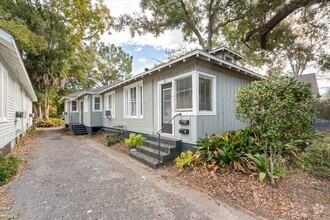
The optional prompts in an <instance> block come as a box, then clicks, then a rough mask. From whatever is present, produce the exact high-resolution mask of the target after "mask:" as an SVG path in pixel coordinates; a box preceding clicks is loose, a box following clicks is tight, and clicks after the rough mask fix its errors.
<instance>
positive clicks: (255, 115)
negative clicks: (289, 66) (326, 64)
mask: <svg viewBox="0 0 330 220" xmlns="http://www.w3.org/2000/svg"><path fill="white" fill-rule="evenodd" d="M314 104H315V100H314V98H313V95H312V90H311V86H310V85H309V84H304V83H301V82H298V81H297V80H296V79H294V78H293V77H281V78H279V79H267V80H260V81H255V82H253V83H252V84H251V85H250V86H249V87H247V88H244V89H241V90H239V92H238V94H237V97H236V106H237V108H236V116H237V118H238V119H240V120H241V121H249V122H250V124H251V126H252V127H254V129H255V133H256V134H257V136H258V139H259V141H260V144H261V146H262V147H263V149H264V151H265V153H266V154H265V155H266V158H267V160H268V163H269V166H268V173H269V175H270V178H271V183H272V184H274V183H275V180H274V165H275V164H276V163H279V162H280V160H281V159H282V158H283V152H286V151H287V143H292V142H293V141H295V140H303V139H304V138H305V137H306V136H310V135H313V133H314V127H313V118H312V113H313V108H314Z"/></svg>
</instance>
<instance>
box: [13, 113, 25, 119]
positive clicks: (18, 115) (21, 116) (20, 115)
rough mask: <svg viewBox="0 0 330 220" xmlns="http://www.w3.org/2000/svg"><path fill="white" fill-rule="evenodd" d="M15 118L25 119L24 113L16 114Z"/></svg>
mask: <svg viewBox="0 0 330 220" xmlns="http://www.w3.org/2000/svg"><path fill="white" fill-rule="evenodd" d="M15 116H16V118H23V116H24V112H16V113H15Z"/></svg>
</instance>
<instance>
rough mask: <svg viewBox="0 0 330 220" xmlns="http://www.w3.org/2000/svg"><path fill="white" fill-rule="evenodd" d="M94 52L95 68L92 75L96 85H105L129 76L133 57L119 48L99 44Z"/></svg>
mask: <svg viewBox="0 0 330 220" xmlns="http://www.w3.org/2000/svg"><path fill="white" fill-rule="evenodd" d="M95 50H96V53H95V55H96V59H95V62H96V66H95V68H94V69H93V71H92V73H93V78H94V79H95V81H96V83H98V84H102V85H107V84H109V83H113V82H115V81H117V80H121V79H127V78H129V77H130V76H131V72H132V61H133V57H132V56H130V55H129V54H128V53H126V52H125V51H124V50H123V49H122V48H121V47H116V46H115V45H113V44H110V45H106V44H104V43H99V44H97V45H96V46H95Z"/></svg>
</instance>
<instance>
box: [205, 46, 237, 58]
mask: <svg viewBox="0 0 330 220" xmlns="http://www.w3.org/2000/svg"><path fill="white" fill-rule="evenodd" d="M220 51H226V52H228V53H229V54H232V55H233V56H234V57H235V58H236V59H243V58H244V57H243V56H242V55H240V54H239V53H236V52H235V51H233V50H231V49H229V48H228V47H220V48H218V49H215V50H211V51H210V52H209V54H213V55H215V54H216V53H218V52H220Z"/></svg>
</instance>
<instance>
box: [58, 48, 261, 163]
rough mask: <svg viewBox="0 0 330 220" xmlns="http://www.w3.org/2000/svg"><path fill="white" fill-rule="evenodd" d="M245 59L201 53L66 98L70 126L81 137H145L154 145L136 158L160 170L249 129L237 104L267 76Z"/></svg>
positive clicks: (148, 144) (221, 52)
mask: <svg viewBox="0 0 330 220" xmlns="http://www.w3.org/2000/svg"><path fill="white" fill-rule="evenodd" d="M242 58H243V57H242V56H241V55H239V54H237V53H235V52H234V51H231V50H229V49H228V48H225V47H222V48H220V49H217V50H214V51H211V52H209V53H207V52H204V51H201V50H195V51H192V52H190V53H188V54H186V55H184V56H182V57H179V58H177V59H175V60H172V61H170V62H168V63H165V64H162V65H159V66H157V67H155V68H153V69H151V70H147V71H145V72H143V73H141V74H139V75H136V76H134V77H132V78H130V79H129V80H125V81H122V82H117V83H114V84H111V85H107V86H104V87H101V88H97V89H92V90H87V91H84V92H80V93H76V94H72V95H70V96H67V97H63V98H62V100H63V101H64V102H65V122H66V124H67V126H70V127H74V126H78V128H79V129H78V131H77V133H79V131H81V130H83V131H84V128H83V127H86V130H85V132H88V133H93V132H95V131H97V130H99V129H103V130H108V131H112V132H119V133H123V134H124V135H126V136H127V135H128V134H129V133H131V132H134V133H141V134H143V135H145V136H146V137H147V139H148V140H147V141H145V143H144V145H145V146H140V147H138V148H137V151H135V152H131V155H132V156H134V157H136V158H137V159H139V160H141V161H143V162H145V163H147V164H149V165H152V166H158V165H159V163H161V162H164V161H166V160H168V159H171V158H173V157H174V156H175V155H177V154H178V153H179V152H181V151H182V150H187V149H192V147H193V146H194V145H195V144H196V142H197V141H198V140H199V139H200V138H202V137H204V136H205V134H206V133H207V134H216V133H222V132H225V131H230V130H237V129H239V128H242V127H244V124H243V123H242V122H240V121H238V120H237V119H236V117H235V105H234V98H235V95H236V93H237V91H238V90H239V88H241V87H246V86H248V85H249V84H250V83H251V82H252V81H254V80H258V79H260V78H261V76H260V75H258V74H256V73H253V72H251V71H249V70H247V69H245V68H243V67H240V66H239V65H237V64H236V61H237V60H239V59H242ZM77 124H78V125H77ZM81 124H83V125H81ZM159 133H160V134H161V138H160V142H161V147H160V149H161V153H160V155H158V154H159V153H158V151H157V150H158V136H157V135H158V134H159ZM159 156H160V161H158V157H159Z"/></svg>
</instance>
